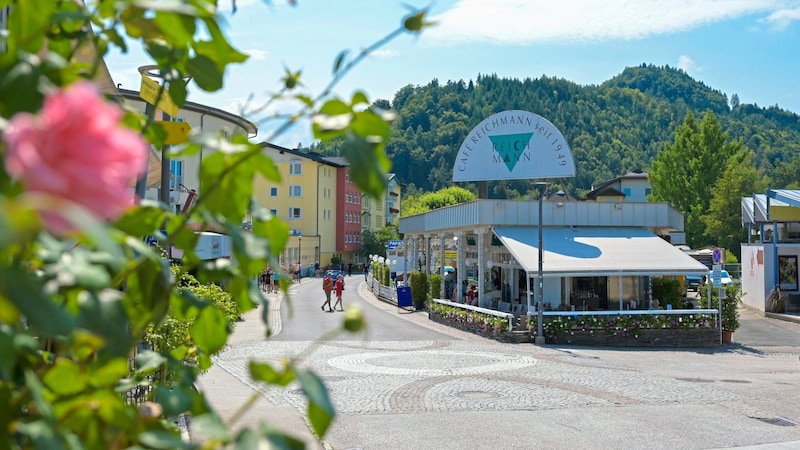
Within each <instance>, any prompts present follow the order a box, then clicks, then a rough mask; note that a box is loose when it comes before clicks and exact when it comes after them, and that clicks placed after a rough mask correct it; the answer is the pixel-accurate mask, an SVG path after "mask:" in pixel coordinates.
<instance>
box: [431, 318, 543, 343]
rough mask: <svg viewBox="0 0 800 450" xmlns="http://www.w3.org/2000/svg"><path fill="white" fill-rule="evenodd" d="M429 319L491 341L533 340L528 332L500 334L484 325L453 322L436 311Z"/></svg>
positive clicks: (504, 332)
mask: <svg viewBox="0 0 800 450" xmlns="http://www.w3.org/2000/svg"><path fill="white" fill-rule="evenodd" d="M428 318H429V319H430V320H432V321H434V322H437V323H441V324H443V325H447V326H450V327H453V328H456V329H459V330H462V331H467V332H469V333H474V334H477V335H480V336H483V337H487V338H489V339H495V340H498V341H501V342H530V339H531V336H530V333H528V332H527V331H524V332H519V331H501V332H500V333H499V334H498V333H495V332H494V330H492V329H489V328H488V327H486V326H485V325H483V324H480V323H465V322H460V321H456V320H451V319H450V318H448V317H444V316H442V315H441V314H438V313H437V312H435V311H431V312H429V313H428Z"/></svg>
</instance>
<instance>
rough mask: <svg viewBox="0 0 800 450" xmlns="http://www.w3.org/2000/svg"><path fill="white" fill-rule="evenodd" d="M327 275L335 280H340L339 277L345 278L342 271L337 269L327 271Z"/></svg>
mask: <svg viewBox="0 0 800 450" xmlns="http://www.w3.org/2000/svg"><path fill="white" fill-rule="evenodd" d="M325 275H327V276H329V277H331V278H333V279H334V280H335V279H337V278H339V275H341V276H344V272H342V271H341V270H337V269H330V270H327V271H326V272H325Z"/></svg>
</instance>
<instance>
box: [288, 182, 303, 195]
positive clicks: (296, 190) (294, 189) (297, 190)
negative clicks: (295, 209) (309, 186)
mask: <svg viewBox="0 0 800 450" xmlns="http://www.w3.org/2000/svg"><path fill="white" fill-rule="evenodd" d="M302 196H303V187H302V186H297V185H293V186H289V197H302Z"/></svg>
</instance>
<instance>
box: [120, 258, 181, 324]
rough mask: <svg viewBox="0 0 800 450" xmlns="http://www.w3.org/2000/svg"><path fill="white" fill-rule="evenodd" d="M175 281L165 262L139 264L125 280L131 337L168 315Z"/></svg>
mask: <svg viewBox="0 0 800 450" xmlns="http://www.w3.org/2000/svg"><path fill="white" fill-rule="evenodd" d="M173 283H174V279H173V276H172V272H171V271H170V270H169V266H168V265H167V263H166V262H165V261H163V260H162V261H150V260H147V261H142V262H140V263H139V264H137V265H136V267H135V270H134V271H133V272H132V273H131V274H130V275H129V276H128V279H127V289H126V290H125V295H124V297H123V300H124V304H125V307H126V310H127V314H128V317H129V318H130V321H131V326H132V327H133V334H134V335H138V334H139V333H140V332H141V330H142V329H143V328H144V327H145V326H146V325H147V324H148V323H151V322H155V323H158V322H160V321H161V319H163V318H164V316H165V315H166V314H167V310H168V308H169V297H170V294H171V292H172V286H173Z"/></svg>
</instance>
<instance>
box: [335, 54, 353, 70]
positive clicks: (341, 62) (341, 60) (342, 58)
mask: <svg viewBox="0 0 800 450" xmlns="http://www.w3.org/2000/svg"><path fill="white" fill-rule="evenodd" d="M349 53H350V51H349V50H342V51H341V52H340V53H339V55H338V56H337V57H336V60H335V61H334V62H333V74H334V75H336V74H337V73H339V71H340V70H342V66H343V65H344V64H345V60H346V59H347V55H348V54H349Z"/></svg>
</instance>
